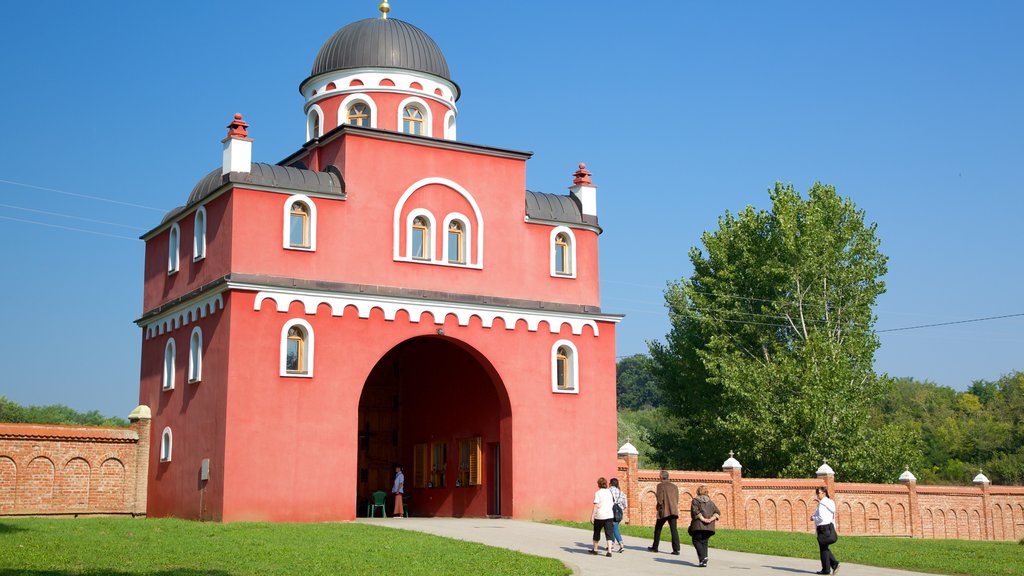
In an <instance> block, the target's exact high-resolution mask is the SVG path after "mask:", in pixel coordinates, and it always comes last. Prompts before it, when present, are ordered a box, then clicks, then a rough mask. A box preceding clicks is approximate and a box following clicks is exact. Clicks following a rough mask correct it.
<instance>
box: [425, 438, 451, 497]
mask: <svg viewBox="0 0 1024 576" xmlns="http://www.w3.org/2000/svg"><path fill="white" fill-rule="evenodd" d="M447 470H448V444H446V443H444V442H434V443H433V444H431V445H430V484H428V485H427V488H444V487H445V486H446V481H445V477H446V472H447Z"/></svg>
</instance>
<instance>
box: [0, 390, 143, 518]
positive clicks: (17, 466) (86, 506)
mask: <svg viewBox="0 0 1024 576" xmlns="http://www.w3.org/2000/svg"><path fill="white" fill-rule="evenodd" d="M129 420H130V421H131V427H130V428H103V427H98V426H52V425H43V424H0V516H10V515H22V514H32V515H39V514H132V515H137V514H145V513H146V481H147V472H148V467H149V424H150V413H149V409H148V408H146V407H145V406H140V407H138V408H136V409H135V410H134V411H133V412H132V413H131V415H130V416H129Z"/></svg>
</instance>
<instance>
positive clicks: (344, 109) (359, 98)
mask: <svg viewBox="0 0 1024 576" xmlns="http://www.w3.org/2000/svg"><path fill="white" fill-rule="evenodd" d="M357 102H362V103H363V104H366V107H367V108H369V109H370V128H376V127H377V103H376V102H374V101H373V98H370V97H369V96H368V95H366V94H362V93H356V94H349V95H348V96H346V97H345V99H344V100H342V101H341V106H338V121H339V122H342V123H343V124H345V125H349V123H348V108H349V106H351V105H353V104H355V103H357ZM399 127H401V124H399Z"/></svg>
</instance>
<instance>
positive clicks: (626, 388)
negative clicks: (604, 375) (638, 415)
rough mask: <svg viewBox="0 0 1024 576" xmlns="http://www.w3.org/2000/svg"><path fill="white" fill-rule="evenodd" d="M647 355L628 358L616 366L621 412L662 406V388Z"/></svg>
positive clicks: (617, 394) (616, 382) (616, 381)
mask: <svg viewBox="0 0 1024 576" xmlns="http://www.w3.org/2000/svg"><path fill="white" fill-rule="evenodd" d="M650 362H651V358H650V357H649V356H647V355H646V354H634V355H632V356H626V357H625V358H623V359H621V360H619V361H618V362H617V363H616V364H615V384H616V390H617V393H616V396H617V399H618V402H617V403H618V408H619V409H620V410H646V409H650V408H657V407H658V406H660V405H661V388H660V387H659V386H658V384H657V382H655V380H654V373H653V372H651V368H650Z"/></svg>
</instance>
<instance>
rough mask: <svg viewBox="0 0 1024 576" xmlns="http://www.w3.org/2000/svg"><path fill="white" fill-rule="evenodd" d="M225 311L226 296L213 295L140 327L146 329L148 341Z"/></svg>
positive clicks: (168, 312) (169, 312)
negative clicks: (219, 311)
mask: <svg viewBox="0 0 1024 576" xmlns="http://www.w3.org/2000/svg"><path fill="white" fill-rule="evenodd" d="M223 309H224V296H223V295H222V294H220V293H217V294H211V295H210V296H207V297H205V298H203V299H201V300H196V301H192V302H189V303H188V304H185V305H182V306H180V307H175V308H172V309H171V310H168V311H167V312H164V313H163V314H160V315H159V316H156V317H155V318H152V319H150V320H147V321H146V322H145V323H140V325H141V326H142V327H143V328H145V329H146V339H147V340H148V339H150V338H153V337H154V336H160V335H162V334H164V333H166V332H170V331H171V330H174V329H176V328H178V327H181V326H185V325H188V324H191V323H192V322H195V321H196V320H198V319H200V318H206V316H207V315H208V314H213V313H214V312H216V311H217V310H223Z"/></svg>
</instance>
